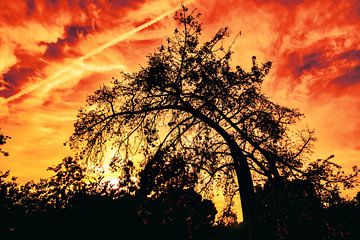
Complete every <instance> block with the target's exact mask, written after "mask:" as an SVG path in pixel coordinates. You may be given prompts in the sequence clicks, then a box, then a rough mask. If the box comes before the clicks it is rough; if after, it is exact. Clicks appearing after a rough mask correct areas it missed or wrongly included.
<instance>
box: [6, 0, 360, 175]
mask: <svg viewBox="0 0 360 240" xmlns="http://www.w3.org/2000/svg"><path fill="white" fill-rule="evenodd" d="M179 3H180V2H179V1H172V0H156V1H155V0H43V1H40V0H39V1H37V0H27V1H25V0H24V1H22V0H19V1H10V0H9V1H0V9H1V10H0V46H1V47H0V128H1V130H2V131H3V132H5V133H6V134H7V135H10V136H11V137H12V139H11V140H10V141H9V142H8V144H7V145H6V146H5V147H4V149H5V150H6V151H8V152H10V156H9V157H7V158H1V159H0V170H7V169H10V170H11V171H12V175H15V176H18V177H19V180H20V181H21V182H24V181H27V180H31V179H34V180H37V179H39V178H40V177H46V176H48V174H49V173H48V172H47V171H46V169H47V167H48V166H50V165H53V164H55V163H58V162H59V161H60V160H61V159H62V158H63V157H65V156H68V155H71V154H73V153H72V152H71V151H70V150H69V148H68V147H66V146H64V145H63V143H64V142H65V141H66V140H67V139H68V137H69V136H70V134H71V133H72V130H73V123H74V121H75V119H76V113H77V109H78V108H79V107H81V106H84V104H85V99H86V96H87V95H89V94H91V93H92V92H93V91H94V90H95V89H96V88H98V87H99V86H100V85H102V84H104V83H106V82H109V81H110V80H111V77H115V78H116V77H120V72H121V71H125V72H134V71H137V70H138V69H139V67H140V66H141V65H145V64H146V55H147V53H152V52H153V51H155V49H156V48H157V47H158V46H159V45H160V43H161V42H162V41H164V37H166V36H171V34H172V32H173V29H174V26H175V22H174V21H173V18H172V16H173V12H174V10H175V9H176V7H177V6H178V5H179ZM185 3H186V4H187V6H188V7H189V8H190V9H193V8H197V9H198V11H199V12H201V13H202V18H201V21H202V22H203V23H204V25H203V35H202V38H203V39H207V38H209V37H211V36H212V35H213V34H214V33H215V32H216V30H217V29H218V28H219V27H222V26H229V28H230V32H231V33H232V36H231V37H230V41H232V40H233V38H234V37H235V36H236V34H237V33H239V32H240V31H241V36H240V37H238V38H237V40H236V42H235V45H234V46H233V50H234V51H235V54H234V57H233V59H232V61H233V64H234V65H236V64H240V65H242V66H244V67H245V68H248V67H249V66H250V64H251V57H252V56H253V55H255V56H257V58H258V60H259V62H265V61H268V60H270V61H272V62H273V69H272V71H271V73H270V76H269V77H268V79H267V80H266V81H265V82H264V88H263V90H264V92H265V93H266V94H267V95H268V96H269V97H270V98H271V99H272V100H273V101H275V102H278V103H281V104H283V105H287V106H291V107H297V108H300V110H301V112H303V113H304V114H305V116H306V117H305V118H304V119H303V121H302V124H303V125H308V126H309V127H310V128H314V129H315V130H316V136H317V138H318V141H317V143H316V145H315V148H314V154H313V158H320V157H321V158H325V157H327V156H329V155H331V154H335V160H336V162H337V163H339V164H341V165H342V166H344V167H345V168H346V169H351V167H352V166H353V165H355V164H358V165H360V164H359V163H360V140H359V136H360V34H359V32H360V1H358V0H353V1H351V0H345V1H336V0H334V1H320V0H319V1H314V0H310V1H307V0H304V1H302V0H268V1H267V0H253V1H245V0H243V1H240V0H222V1H215V0H193V1H187V2H185Z"/></svg>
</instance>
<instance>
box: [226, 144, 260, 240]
mask: <svg viewBox="0 0 360 240" xmlns="http://www.w3.org/2000/svg"><path fill="white" fill-rule="evenodd" d="M230 150H231V155H232V157H233V159H234V163H235V172H236V177H237V181H238V186H239V192H240V202H241V208H242V214H243V225H244V227H245V229H246V231H247V236H248V239H249V240H254V239H257V238H256V231H255V227H256V226H257V221H256V219H257V215H256V212H255V210H256V208H255V192H254V185H253V182H252V177H251V172H250V168H249V165H248V163H247V160H246V157H245V156H244V155H243V153H242V151H241V149H239V147H238V146H237V145H236V146H231V147H230Z"/></svg>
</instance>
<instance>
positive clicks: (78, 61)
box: [0, 0, 193, 104]
mask: <svg viewBox="0 0 360 240" xmlns="http://www.w3.org/2000/svg"><path fill="white" fill-rule="evenodd" d="M192 1H193V0H189V1H187V3H190V2H192ZM184 4H185V3H184ZM180 6H181V5H178V6H177V7H175V8H172V9H170V10H169V11H167V12H165V13H163V14H161V15H160V16H158V17H156V18H154V19H152V20H150V21H148V22H146V23H144V24H142V25H140V26H138V27H136V28H134V29H133V30H131V31H129V32H126V33H124V34H122V35H120V36H118V37H117V38H114V39H112V40H110V41H109V42H107V43H104V44H103V45H101V46H99V47H97V48H95V49H94V50H92V51H90V52H88V53H87V54H85V55H84V56H82V57H80V58H78V59H76V60H74V62H73V63H71V64H70V65H68V66H66V67H65V68H63V69H61V70H59V71H57V72H55V73H54V74H53V75H51V76H49V77H47V78H46V79H44V80H43V81H40V82H38V83H36V84H34V85H31V86H29V87H27V88H25V89H23V90H21V91H20V92H18V93H16V94H14V95H12V96H10V97H8V98H6V99H5V100H3V101H2V102H1V103H0V104H6V103H8V102H11V101H14V100H16V99H18V98H20V97H22V96H24V95H25V94H28V93H30V92H32V91H34V90H36V89H38V88H40V87H41V86H44V85H46V84H48V83H50V82H51V83H54V82H53V81H55V80H57V79H58V78H59V77H60V76H61V75H63V74H64V73H66V72H69V71H71V70H72V69H73V67H75V66H76V65H78V64H81V63H83V61H84V60H86V59H88V58H90V57H92V56H95V55H97V54H100V53H101V52H102V51H104V50H105V49H107V48H109V47H112V46H114V45H116V44H118V43H119V42H121V41H124V40H126V39H128V38H129V37H131V36H132V35H134V34H135V33H137V32H139V31H141V30H143V29H145V28H148V27H149V26H151V25H153V24H155V23H157V22H159V21H160V20H162V19H163V18H165V17H167V16H169V15H170V14H172V13H174V12H175V11H176V10H178V9H179V7H180Z"/></svg>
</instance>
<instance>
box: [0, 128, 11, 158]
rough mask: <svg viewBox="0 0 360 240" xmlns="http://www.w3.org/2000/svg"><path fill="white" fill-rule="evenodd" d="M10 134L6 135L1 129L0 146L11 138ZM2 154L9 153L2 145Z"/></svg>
mask: <svg viewBox="0 0 360 240" xmlns="http://www.w3.org/2000/svg"><path fill="white" fill-rule="evenodd" d="M0 130H1V129H0ZM9 138H10V137H9V136H6V135H4V134H3V133H2V132H1V131H0V146H1V145H4V144H5V143H6V141H7V140H8V139H9ZM0 154H2V155H4V156H8V155H9V153H8V152H5V151H4V150H3V149H2V148H1V147H0Z"/></svg>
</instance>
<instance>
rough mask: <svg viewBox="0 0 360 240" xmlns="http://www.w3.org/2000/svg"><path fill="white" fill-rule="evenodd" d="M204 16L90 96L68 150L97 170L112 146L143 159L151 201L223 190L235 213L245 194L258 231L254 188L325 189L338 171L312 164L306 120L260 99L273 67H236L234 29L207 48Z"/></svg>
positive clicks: (179, 17)
mask: <svg viewBox="0 0 360 240" xmlns="http://www.w3.org/2000/svg"><path fill="white" fill-rule="evenodd" d="M199 16H200V14H198V13H197V12H196V11H192V12H189V10H188V9H187V8H186V7H182V9H181V10H180V11H178V12H177V13H176V14H175V20H176V21H177V23H178V25H179V26H178V28H176V29H175V31H174V34H173V36H172V37H169V38H167V39H166V43H165V44H163V45H161V46H160V47H159V48H158V50H157V51H156V52H155V53H153V54H150V55H148V61H147V64H146V66H144V67H142V68H141V69H140V70H139V71H138V72H135V73H132V74H129V73H123V76H122V79H113V81H112V82H111V84H109V85H105V86H102V87H101V88H99V89H98V90H97V91H95V93H94V94H92V95H90V96H89V97H88V99H87V105H86V106H85V107H84V108H82V109H80V110H79V112H78V119H77V121H76V123H75V131H74V133H73V135H72V136H71V138H70V145H71V147H73V148H75V149H78V150H79V156H80V157H81V158H82V159H84V160H85V161H86V162H87V163H91V164H100V165H101V164H103V162H104V156H106V155H107V153H108V152H109V149H110V148H112V149H115V152H116V154H117V155H116V154H115V155H116V156H115V157H114V160H115V161H117V163H118V164H119V165H120V166H121V165H124V164H125V163H126V162H127V161H128V160H129V158H130V157H131V156H135V155H136V154H140V153H141V154H143V156H144V160H143V161H142V167H143V169H142V172H141V174H140V177H141V189H142V191H144V193H145V194H156V193H161V192H162V191H164V190H165V189H167V188H169V186H172V185H174V184H175V185H178V186H182V187H183V188H186V187H196V189H197V190H198V191H199V192H201V193H204V194H209V195H211V194H213V193H214V191H213V190H214V189H215V188H216V189H218V188H221V189H222V190H223V193H224V195H225V196H226V198H227V202H228V203H229V205H230V206H231V205H232V203H233V198H234V196H235V195H236V194H237V193H238V192H239V193H240V198H241V204H242V211H243V220H244V223H245V224H248V225H249V229H250V231H249V232H250V234H252V230H251V225H254V224H255V220H254V219H253V216H255V212H254V209H255V207H254V205H253V204H254V183H257V182H261V181H269V182H277V181H279V180H280V179H303V178H311V177H312V178H311V179H313V180H317V181H318V182H319V183H320V182H322V181H326V180H327V179H329V178H326V177H324V174H325V175H326V174H328V173H327V171H322V170H326V169H327V167H329V166H330V165H331V164H330V163H329V159H325V160H319V161H317V162H311V161H310V160H309V154H310V153H311V147H312V143H313V142H314V141H315V138H314V132H313V131H312V130H309V129H302V130H293V129H292V128H291V127H292V125H294V124H295V123H296V122H297V121H298V120H299V119H300V118H301V116H302V114H301V113H300V112H299V111H298V110H297V109H293V108H289V107H285V106H281V105H279V104H276V103H274V102H273V101H271V100H270V99H269V98H268V97H266V96H265V95H264V94H263V93H262V90H261V86H262V83H263V81H264V80H265V78H266V76H267V75H268V73H269V70H270V68H271V62H265V63H263V64H259V63H258V62H257V60H256V57H253V58H252V59H251V61H252V67H251V69H250V70H249V71H247V70H245V69H243V68H242V67H241V66H235V67H233V66H232V65H231V61H232V60H231V58H232V54H233V52H232V49H231V46H230V47H224V46H223V40H224V39H225V38H226V37H228V36H229V30H228V28H221V29H220V30H219V31H217V32H216V33H215V35H214V37H212V38H211V39H210V40H209V41H205V42H204V43H200V35H201V31H202V24H201V23H200V22H199ZM121 153H122V155H121ZM316 171H317V172H316ZM317 174H318V175H317ZM331 174H332V173H331ZM354 176H355V175H351V176H345V175H344V174H342V173H341V172H340V173H334V174H332V175H331V176H330V175H329V176H328V177H333V178H331V181H327V184H329V186H330V185H331V184H337V183H338V182H343V183H346V184H348V185H351V182H352V180H353V177H354Z"/></svg>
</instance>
